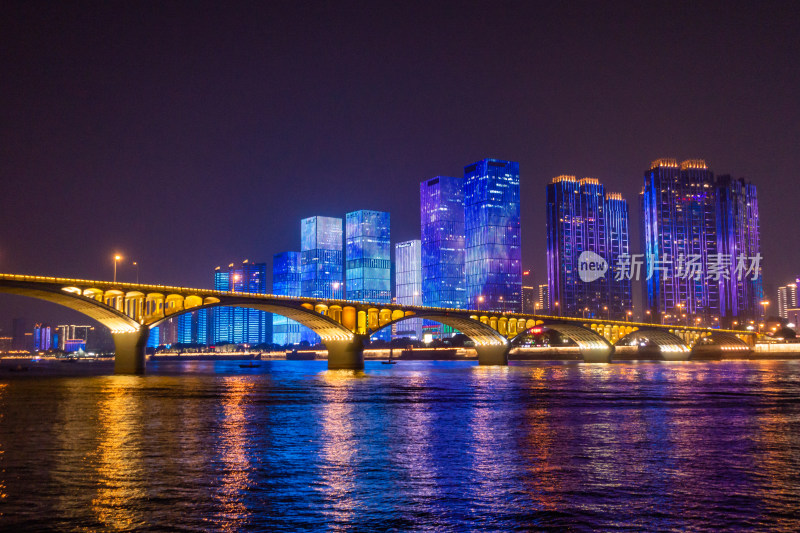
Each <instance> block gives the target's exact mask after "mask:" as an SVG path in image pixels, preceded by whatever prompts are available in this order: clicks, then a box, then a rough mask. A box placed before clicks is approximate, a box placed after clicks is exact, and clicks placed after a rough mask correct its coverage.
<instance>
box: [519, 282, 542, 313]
mask: <svg viewBox="0 0 800 533" xmlns="http://www.w3.org/2000/svg"><path fill="white" fill-rule="evenodd" d="M536 304H537V301H536V288H535V287H528V286H525V285H523V286H522V312H523V313H530V314H534V313H536V312H537V311H538V309H539V307H538V306H537V305H536Z"/></svg>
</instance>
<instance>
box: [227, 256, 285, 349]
mask: <svg viewBox="0 0 800 533" xmlns="http://www.w3.org/2000/svg"><path fill="white" fill-rule="evenodd" d="M266 280H267V265H266V263H251V262H249V261H247V260H245V261H244V262H242V264H241V265H239V266H236V265H235V264H234V263H231V264H230V265H228V268H227V269H222V268H220V267H217V268H216V270H215V271H214V289H215V290H218V291H235V292H251V293H258V294H266V292H267V290H266V288H267V281H266ZM212 323H213V325H214V327H213V330H214V331H213V339H214V344H225V343H232V344H261V343H265V342H269V340H270V328H269V327H268V326H269V324H270V323H271V321H270V320H268V313H265V312H264V311H259V310H257V309H249V308H245V307H233V308H229V307H217V308H214V309H213V319H212Z"/></svg>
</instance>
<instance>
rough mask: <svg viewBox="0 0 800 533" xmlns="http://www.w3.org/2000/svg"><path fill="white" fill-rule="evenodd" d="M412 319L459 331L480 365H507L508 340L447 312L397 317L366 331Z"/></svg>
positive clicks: (375, 330)
mask: <svg viewBox="0 0 800 533" xmlns="http://www.w3.org/2000/svg"><path fill="white" fill-rule="evenodd" d="M412 318H418V319H425V320H431V321H433V322H438V323H440V324H444V325H446V326H450V327H451V328H453V329H455V330H458V331H460V332H461V333H463V334H464V335H466V336H467V337H468V338H469V339H470V340H472V342H474V343H475V351H476V352H478V362H479V363H480V364H482V365H505V364H508V352H509V350H510V349H511V343H510V342H509V340H508V339H507V338H506V337H505V336H503V335H501V334H500V333H499V332H498V331H496V330H495V329H492V327H491V326H490V325H489V324H487V323H484V322H480V321H478V320H475V319H474V318H468V317H465V316H454V315H451V314H449V313H447V312H442V311H430V312H421V313H414V314H406V315H405V316H402V317H401V316H397V318H395V319H393V320H387V321H382V323H381V324H379V325H378V326H377V328H375V329H370V330H368V331H367V333H369V334H370V335H374V334H375V333H377V332H378V331H381V330H382V329H385V328H391V327H392V326H393V325H395V324H397V323H399V322H403V321H405V320H410V319H412Z"/></svg>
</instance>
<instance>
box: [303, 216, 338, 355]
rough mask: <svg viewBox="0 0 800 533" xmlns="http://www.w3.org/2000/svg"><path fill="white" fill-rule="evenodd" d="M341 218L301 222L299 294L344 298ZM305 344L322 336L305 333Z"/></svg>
mask: <svg viewBox="0 0 800 533" xmlns="http://www.w3.org/2000/svg"><path fill="white" fill-rule="evenodd" d="M342 255H343V254H342V219H341V218H331V217H320V216H317V217H310V218H306V219H303V220H302V221H301V222H300V270H301V273H300V292H301V294H302V296H308V297H311V298H335V299H342V298H343V297H344V279H343V276H342V270H343V257H342ZM303 340H304V341H308V342H309V343H310V344H312V345H313V344H317V343H318V342H319V336H318V335H316V334H315V333H313V332H311V330H304V337H303Z"/></svg>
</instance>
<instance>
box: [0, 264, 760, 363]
mask: <svg viewBox="0 0 800 533" xmlns="http://www.w3.org/2000/svg"><path fill="white" fill-rule="evenodd" d="M0 292H3V293H9V294H18V295H22V296H29V297H33V298H38V299H40V300H46V301H49V302H53V303H56V304H59V305H63V306H64V307H68V308H70V309H73V310H75V311H78V312H80V313H83V314H84V315H86V316H88V317H90V318H93V319H95V320H96V321H98V322H100V323H101V324H103V325H104V326H106V327H107V328H109V330H111V336H112V338H113V339H114V344H115V348H116V350H115V363H114V368H115V371H116V372H117V373H133V374H139V373H143V372H144V369H145V346H146V345H147V339H148V337H149V334H150V330H151V329H152V328H154V327H156V326H158V325H159V324H160V323H161V322H163V321H164V320H167V319H169V318H173V317H177V316H179V315H181V314H184V313H188V312H192V311H197V310H199V309H207V308H213V307H220V306H231V307H248V308H252V309H258V310H261V311H266V312H269V313H274V314H277V315H281V316H284V317H286V318H289V319H291V320H294V321H296V322H298V323H300V324H302V325H304V326H306V327H308V328H309V329H311V330H312V331H314V332H315V333H316V334H318V335H319V336H320V338H321V340H322V343H323V344H324V345H325V347H326V348H327V349H328V368H332V369H333V368H346V369H361V368H363V367H364V358H363V344H364V341H365V340H366V339H368V338H369V336H370V335H372V334H373V333H375V332H377V331H379V330H381V329H384V328H389V327H391V326H392V325H393V324H396V323H397V322H400V321H402V320H408V319H410V318H412V317H413V318H425V319H427V320H432V321H436V322H440V323H442V324H445V325H448V326H451V327H452V328H454V329H456V330H458V331H460V332H462V333H463V334H464V335H466V336H467V337H469V338H470V339H471V340H472V341H473V342H474V344H475V350H476V352H477V354H478V361H479V363H480V364H483V365H505V364H508V352H509V351H510V349H511V347H512V340H513V339H514V338H516V337H519V336H521V335H524V334H526V333H527V332H528V331H529V330H530V329H531V328H533V327H535V326H539V325H541V326H543V327H546V328H549V329H553V330H555V331H558V332H559V333H561V334H562V335H564V336H566V337H568V338H570V339H571V340H572V341H574V342H575V344H576V345H577V346H578V348H579V349H580V351H581V353H582V354H583V357H584V359H585V360H586V361H589V362H608V361H609V360H610V359H611V356H612V354H613V352H614V346H615V345H616V344H617V343H619V342H620V341H623V342H626V341H630V340H632V339H634V338H638V337H641V336H643V335H644V336H646V337H647V338H648V342H651V343H652V342H654V343H655V344H656V345H658V346H665V347H668V348H667V352H664V353H673V352H672V351H669V350H670V348H669V347H674V346H682V347H683V349H678V350H677V351H676V353H678V354H679V355H678V356H676V357H672V358H677V359H680V358H684V359H688V357H689V350H690V349H691V348H692V347H693V346H695V345H696V344H703V346H705V347H706V348H708V347H709V346H720V347H727V346H729V345H731V346H733V345H735V346H739V347H741V346H752V345H753V344H754V343H755V335H754V334H752V333H749V332H741V331H727V330H711V329H704V328H693V327H681V326H661V325H654V324H642V323H632V322H618V321H610V320H601V321H599V320H585V319H579V318H567V317H553V316H542V315H530V314H522V313H498V312H482V311H476V310H462V309H445V308H435V307H421V306H405V305H399V304H377V303H370V302H354V301H349V300H332V299H319V298H304V297H294V296H277V295H271V294H255V293H241V292H222V291H214V290H209V289H196V288H187V287H175V286H166V285H148V284H139V283H121V282H111V281H92V280H82V279H72V278H57V277H45V276H26V275H17V274H0ZM637 332H638V333H637ZM634 334H636V335H638V337H636V335H634ZM632 335H633V336H632ZM684 354H685V357H684Z"/></svg>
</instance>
